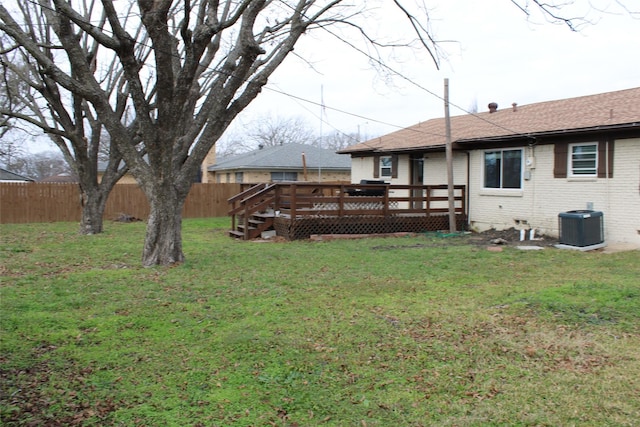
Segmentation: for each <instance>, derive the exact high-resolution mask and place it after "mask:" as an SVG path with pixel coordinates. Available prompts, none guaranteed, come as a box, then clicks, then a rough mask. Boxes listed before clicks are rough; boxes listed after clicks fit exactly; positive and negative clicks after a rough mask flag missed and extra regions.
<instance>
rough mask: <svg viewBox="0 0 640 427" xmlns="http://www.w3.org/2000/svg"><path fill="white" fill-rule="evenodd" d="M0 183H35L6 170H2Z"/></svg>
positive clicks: (0, 170) (0, 169)
mask: <svg viewBox="0 0 640 427" xmlns="http://www.w3.org/2000/svg"><path fill="white" fill-rule="evenodd" d="M0 181H17V182H24V181H33V179H31V178H27V177H26V176H23V175H19V174H17V173H13V172H11V171H8V170H6V169H3V168H0Z"/></svg>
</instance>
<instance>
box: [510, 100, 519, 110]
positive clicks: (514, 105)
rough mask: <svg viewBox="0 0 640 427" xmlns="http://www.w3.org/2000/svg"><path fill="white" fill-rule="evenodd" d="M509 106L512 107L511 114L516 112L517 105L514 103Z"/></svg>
mask: <svg viewBox="0 0 640 427" xmlns="http://www.w3.org/2000/svg"><path fill="white" fill-rule="evenodd" d="M511 106H512V107H513V112H514V113H515V112H516V111H518V103H517V102H514V103H513V104H511Z"/></svg>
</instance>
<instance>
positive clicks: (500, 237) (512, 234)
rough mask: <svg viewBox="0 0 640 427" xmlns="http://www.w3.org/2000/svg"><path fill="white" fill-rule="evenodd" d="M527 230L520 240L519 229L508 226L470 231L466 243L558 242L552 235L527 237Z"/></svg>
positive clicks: (533, 243)
mask: <svg viewBox="0 0 640 427" xmlns="http://www.w3.org/2000/svg"><path fill="white" fill-rule="evenodd" d="M529 237H530V236H529V232H528V230H527V231H526V232H525V237H524V238H525V239H524V240H520V230H516V229H515V228H509V229H507V230H487V231H483V232H481V233H471V234H469V235H468V237H467V239H466V240H467V241H468V243H471V244H474V245H478V246H542V247H545V246H554V245H557V244H558V238H557V237H552V236H544V235H543V236H534V239H533V240H531V239H530V238H529Z"/></svg>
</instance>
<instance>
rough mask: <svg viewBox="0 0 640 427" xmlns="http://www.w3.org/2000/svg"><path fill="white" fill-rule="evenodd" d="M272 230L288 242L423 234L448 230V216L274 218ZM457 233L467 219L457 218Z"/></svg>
mask: <svg viewBox="0 0 640 427" xmlns="http://www.w3.org/2000/svg"><path fill="white" fill-rule="evenodd" d="M274 219H275V221H274V228H275V230H276V234H277V235H278V236H282V237H284V238H286V239H287V240H299V239H308V238H309V237H310V236H311V235H313V234H384V233H401V232H407V233H422V232H425V231H439V230H448V229H449V216H448V215H432V216H389V217H367V216H353V217H348V216H347V217H344V216H343V217H323V216H318V217H315V216H305V217H299V218H294V219H292V218H289V217H276V218H274ZM456 227H457V230H459V231H460V230H464V229H465V228H466V217H465V216H463V215H456Z"/></svg>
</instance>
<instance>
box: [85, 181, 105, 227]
mask: <svg viewBox="0 0 640 427" xmlns="http://www.w3.org/2000/svg"><path fill="white" fill-rule="evenodd" d="M102 193H103V192H102V191H100V190H99V189H94V190H93V191H85V190H83V189H82V188H80V202H81V204H82V215H81V218H80V234H85V235H91V234H99V233H102V231H103V218H102V217H103V216H104V209H105V207H106V204H107V197H108V196H109V192H108V191H107V192H106V194H102Z"/></svg>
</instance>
